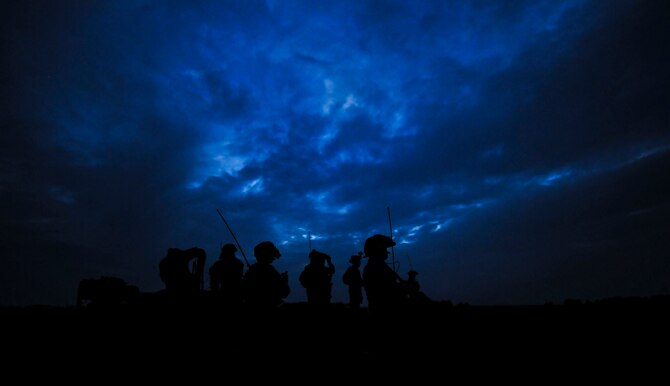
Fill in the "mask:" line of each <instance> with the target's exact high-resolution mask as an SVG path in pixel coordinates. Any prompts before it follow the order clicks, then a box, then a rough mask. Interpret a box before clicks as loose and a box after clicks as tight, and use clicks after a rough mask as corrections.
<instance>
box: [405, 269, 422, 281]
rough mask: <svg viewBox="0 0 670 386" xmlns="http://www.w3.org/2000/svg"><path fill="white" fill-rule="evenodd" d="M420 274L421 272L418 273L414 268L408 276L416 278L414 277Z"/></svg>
mask: <svg viewBox="0 0 670 386" xmlns="http://www.w3.org/2000/svg"><path fill="white" fill-rule="evenodd" d="M418 274H419V273H418V272H417V271H415V270H413V269H412V270H410V271H408V272H407V276H408V277H409V278H410V279H414V278H416V275H418Z"/></svg>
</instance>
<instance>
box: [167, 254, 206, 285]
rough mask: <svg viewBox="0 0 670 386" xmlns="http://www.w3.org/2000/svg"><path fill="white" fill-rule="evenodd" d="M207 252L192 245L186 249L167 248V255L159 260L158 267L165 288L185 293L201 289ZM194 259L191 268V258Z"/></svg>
mask: <svg viewBox="0 0 670 386" xmlns="http://www.w3.org/2000/svg"><path fill="white" fill-rule="evenodd" d="M206 258H207V254H206V253H205V250H203V249H202V248H198V247H193V248H190V249H186V250H181V249H178V248H169V249H168V251H167V256H165V257H164V258H163V260H161V262H160V265H159V269H160V275H161V280H163V283H165V289H167V290H168V291H170V292H173V293H186V292H189V291H192V290H197V289H201V286H202V275H203V272H204V267H205V259H206ZM193 259H196V260H195V266H194V267H193V270H191V269H189V263H190V262H191V260H193Z"/></svg>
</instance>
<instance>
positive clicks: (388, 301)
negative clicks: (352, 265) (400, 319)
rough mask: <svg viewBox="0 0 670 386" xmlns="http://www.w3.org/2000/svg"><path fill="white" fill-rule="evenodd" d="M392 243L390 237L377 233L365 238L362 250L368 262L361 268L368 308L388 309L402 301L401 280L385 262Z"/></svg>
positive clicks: (393, 243)
mask: <svg viewBox="0 0 670 386" xmlns="http://www.w3.org/2000/svg"><path fill="white" fill-rule="evenodd" d="M394 245H395V242H394V241H393V240H391V238H390V237H388V236H384V235H379V234H377V235H374V236H371V237H369V238H368V239H367V240H365V247H364V249H363V251H364V252H365V255H366V256H367V257H368V263H367V264H366V265H365V268H364V269H363V285H364V286H365V293H366V294H367V297H368V306H369V307H370V310H385V309H390V308H393V307H396V306H397V305H398V304H399V303H400V302H401V301H402V294H403V290H402V287H401V284H400V282H401V280H400V278H399V277H398V275H397V274H396V273H395V272H393V269H391V267H389V266H388V265H386V262H385V260H386V259H387V258H388V255H389V251H388V248H390V247H392V246H394Z"/></svg>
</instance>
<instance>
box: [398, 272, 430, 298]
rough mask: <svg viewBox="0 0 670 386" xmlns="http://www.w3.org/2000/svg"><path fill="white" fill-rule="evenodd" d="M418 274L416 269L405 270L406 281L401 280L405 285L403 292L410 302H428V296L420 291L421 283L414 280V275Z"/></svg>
mask: <svg viewBox="0 0 670 386" xmlns="http://www.w3.org/2000/svg"><path fill="white" fill-rule="evenodd" d="M418 274H419V273H418V272H417V271H415V270H410V271H409V272H407V277H408V279H407V281H405V282H403V285H404V287H405V294H406V296H407V300H409V302H410V304H422V303H427V302H430V298H428V296H426V294H424V293H423V292H421V285H420V284H419V282H418V281H417V280H416V275H418Z"/></svg>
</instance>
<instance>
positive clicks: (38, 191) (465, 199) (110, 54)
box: [0, 0, 670, 305]
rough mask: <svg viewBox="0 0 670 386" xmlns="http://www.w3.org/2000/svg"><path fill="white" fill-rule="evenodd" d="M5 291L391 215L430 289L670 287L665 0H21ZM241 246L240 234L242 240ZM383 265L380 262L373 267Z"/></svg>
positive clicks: (9, 106) (340, 231)
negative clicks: (173, 250)
mask: <svg viewBox="0 0 670 386" xmlns="http://www.w3.org/2000/svg"><path fill="white" fill-rule="evenodd" d="M0 19H1V22H0V36H1V38H2V39H1V41H0V44H1V45H2V58H1V59H0V63H1V64H0V106H1V108H0V126H1V133H2V136H1V137H0V138H1V139H0V159H1V162H0V221H1V228H0V264H1V268H0V305H29V304H54V305H66V304H74V302H75V293H76V287H77V284H78V282H79V281H80V280H81V279H84V278H92V277H99V276H101V275H106V276H117V277H120V278H123V279H124V280H126V281H127V282H128V283H130V284H133V285H137V286H139V287H140V289H141V290H143V291H147V292H148V291H157V290H159V289H161V288H162V287H163V285H162V283H161V281H160V278H159V275H158V268H157V265H158V262H159V260H160V259H161V258H162V257H164V256H165V254H166V251H167V248H169V247H178V248H190V247H192V246H200V247H202V248H204V249H205V250H206V251H207V254H208V264H207V266H208V267H209V265H211V263H213V262H214V261H215V260H216V258H217V256H218V249H219V246H220V245H221V243H228V242H232V241H233V240H232V237H231V236H230V234H229V233H228V231H227V230H226V228H225V226H224V225H223V223H222V221H221V219H220V218H219V217H218V214H217V213H216V208H219V209H220V210H221V212H222V213H223V214H224V215H225V216H226V219H227V220H228V222H229V223H230V225H231V226H232V227H233V229H234V230H235V232H236V235H237V237H238V239H239V240H240V242H241V244H242V246H243V248H244V250H245V252H246V254H247V256H248V257H249V259H250V261H251V262H253V261H254V259H253V247H254V245H255V244H257V243H259V242H261V241H264V240H271V241H273V242H275V244H276V245H277V246H278V248H279V249H280V251H281V252H282V255H283V256H282V257H281V259H279V260H278V261H276V262H275V266H276V267H277V268H278V269H279V270H280V271H284V270H288V271H289V276H290V278H291V283H290V284H291V288H292V294H291V295H290V296H289V298H288V301H301V300H304V299H305V292H304V289H303V288H302V287H300V285H299V284H298V281H297V277H298V275H299V273H300V272H301V270H302V268H303V266H304V265H305V264H306V263H307V262H308V259H307V254H308V241H307V234H308V232H311V234H312V238H313V239H312V241H311V242H312V247H313V248H316V249H318V250H321V251H323V252H325V253H328V254H330V255H331V256H332V257H333V261H334V263H335V266H336V269H337V272H336V274H335V277H334V280H333V281H334V298H333V301H346V299H347V298H346V288H345V287H344V285H343V284H342V282H341V275H342V273H344V271H345V269H346V267H347V266H348V260H349V257H350V255H352V254H355V253H357V252H358V251H360V250H362V249H363V243H364V241H365V239H366V238H367V237H368V236H370V235H372V234H374V233H383V234H388V233H389V225H388V218H387V211H386V210H387V206H390V208H391V211H392V216H393V227H394V236H395V239H396V241H397V242H398V246H397V247H396V249H395V253H396V257H397V260H398V261H399V263H400V270H399V272H400V273H401V274H402V275H403V276H405V275H406V272H407V270H409V269H410V262H411V266H412V267H413V268H414V269H415V270H417V271H419V273H420V274H419V276H418V279H419V281H420V282H421V284H422V289H423V290H424V292H425V293H426V294H427V295H428V296H430V297H431V298H433V299H438V300H452V301H453V302H455V303H456V302H469V303H471V304H520V303H540V304H541V303H544V302H547V301H553V302H561V301H562V300H563V299H566V298H582V299H597V298H604V297H613V296H647V295H653V294H660V293H670V173H668V170H670V130H669V125H670V76H669V73H670V72H669V71H668V69H669V68H670V43H669V41H670V23H669V22H668V20H670V3H669V2H667V1H618V0H613V1H593V2H590V1H559V0H554V1H527V2H526V1H505V2H501V1H497V0H496V1H490V2H488V1H472V2H466V1H439V0H438V1H434V2H420V1H407V2H396V1H371V2H366V1H358V0H355V1H342V0H338V1H318V2H314V1H305V2H299V1H274V0H273V1H271V0H267V1H247V0H245V1H239V2H224V1H211V2H210V1H47V0H45V1H30V0H23V1H3V2H2V5H0ZM238 255H239V253H238ZM364 264H365V263H364Z"/></svg>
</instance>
